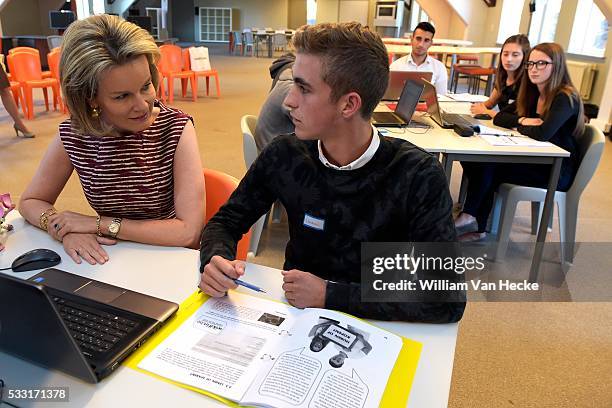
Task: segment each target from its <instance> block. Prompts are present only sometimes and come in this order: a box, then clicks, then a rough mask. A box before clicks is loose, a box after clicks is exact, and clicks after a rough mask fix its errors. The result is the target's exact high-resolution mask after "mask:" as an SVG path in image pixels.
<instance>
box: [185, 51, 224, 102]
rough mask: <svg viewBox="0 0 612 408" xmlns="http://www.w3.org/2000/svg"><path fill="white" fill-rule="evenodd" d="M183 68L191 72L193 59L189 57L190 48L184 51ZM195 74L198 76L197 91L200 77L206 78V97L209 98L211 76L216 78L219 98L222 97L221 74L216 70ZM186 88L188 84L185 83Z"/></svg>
mask: <svg viewBox="0 0 612 408" xmlns="http://www.w3.org/2000/svg"><path fill="white" fill-rule="evenodd" d="M183 66H184V67H185V69H188V70H191V58H190V57H189V48H185V49H183ZM193 72H195V76H196V89H198V77H201V76H203V77H206V96H208V86H209V79H210V77H211V76H214V77H215V81H216V84H217V98H219V97H221V89H220V88H219V73H218V72H217V70H216V69H211V70H209V71H193ZM183 81H184V80H183ZM186 86H187V83H186V82H183V88H185V87H186ZM184 93H185V90H183V94H184Z"/></svg>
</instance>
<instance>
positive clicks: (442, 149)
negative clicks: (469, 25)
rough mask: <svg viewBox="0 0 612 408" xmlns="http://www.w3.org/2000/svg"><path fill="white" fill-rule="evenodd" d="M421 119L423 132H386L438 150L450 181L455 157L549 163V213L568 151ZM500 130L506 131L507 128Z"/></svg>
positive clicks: (539, 246)
mask: <svg viewBox="0 0 612 408" xmlns="http://www.w3.org/2000/svg"><path fill="white" fill-rule="evenodd" d="M447 103H448V104H458V103H464V102H443V103H440V105H441V107H442V109H444V106H445V104H447ZM420 120H422V121H426V122H427V123H428V124H429V125H431V126H432V128H431V129H429V130H428V131H427V132H423V130H422V129H416V130H414V132H410V131H408V130H406V131H404V132H402V131H401V130H398V129H388V131H389V133H388V135H389V136H393V137H398V138H400V139H405V140H408V141H409V142H411V143H413V144H414V145H416V146H419V147H420V148H422V149H424V150H426V151H428V152H430V153H437V154H441V155H442V166H443V167H444V172H445V173H446V177H447V180H448V182H449V183H450V180H451V175H452V169H453V162H454V161H465V162H496V163H534V164H551V169H550V175H549V178H548V187H547V191H546V198H545V201H544V210H543V212H542V219H543V220H547V219H548V218H549V217H550V215H551V214H552V211H553V204H554V200H553V199H554V194H555V191H556V189H557V183H558V181H559V174H560V172H561V162H562V160H563V158H564V157H569V155H570V154H569V152H568V151H566V150H564V149H562V148H560V147H558V146H556V145H552V146H550V147H521V146H492V145H490V144H489V143H487V142H486V141H485V140H483V139H481V138H480V137H477V136H476V137H461V136H459V135H458V134H456V133H455V132H454V131H453V130H452V129H442V128H440V127H439V126H438V125H437V124H436V123H435V122H434V121H433V120H431V119H430V118H422V119H420ZM483 123H484V124H485V125H486V126H489V127H496V126H495V125H493V122H492V121H490V120H489V121H483ZM503 130H505V131H507V129H503ZM547 227H548V226H547V224H546V223H545V222H542V223H540V226H539V229H538V235H537V239H536V246H535V252H534V256H533V261H532V263H531V271H530V273H529V280H530V281H531V282H536V281H537V278H538V271H539V267H540V263H541V261H542V252H543V250H544V242H545V240H546V231H547Z"/></svg>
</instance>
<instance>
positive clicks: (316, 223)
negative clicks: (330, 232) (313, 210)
mask: <svg viewBox="0 0 612 408" xmlns="http://www.w3.org/2000/svg"><path fill="white" fill-rule="evenodd" d="M304 226H305V227H308V228H312V229H314V230H317V231H323V229H324V228H325V220H324V219H323V218H317V217H313V216H312V215H310V214H308V213H306V214H304Z"/></svg>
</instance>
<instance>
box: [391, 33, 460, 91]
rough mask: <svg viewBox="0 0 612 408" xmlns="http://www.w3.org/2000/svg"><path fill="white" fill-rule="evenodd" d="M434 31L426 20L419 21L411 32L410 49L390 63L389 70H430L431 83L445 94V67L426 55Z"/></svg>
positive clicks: (446, 76)
mask: <svg viewBox="0 0 612 408" xmlns="http://www.w3.org/2000/svg"><path fill="white" fill-rule="evenodd" d="M435 33H436V29H435V28H434V26H432V25H431V24H429V23H428V22H426V21H422V22H420V23H419V24H418V25H417V26H416V28H415V29H414V32H413V33H412V39H411V40H412V43H411V45H412V51H411V53H410V54H409V55H405V56H403V57H401V58H399V59H397V60H395V61H393V63H391V66H390V68H389V69H391V71H423V72H431V73H432V76H431V83H432V84H434V85H435V86H436V91H437V92H438V94H440V95H445V94H446V93H447V92H448V91H447V86H448V74H447V72H446V67H445V66H444V64H443V63H441V62H440V61H438V60H437V59H435V58H433V57H430V56H429V55H427V50H428V49H429V47H431V45H432V44H433V37H434V34H435Z"/></svg>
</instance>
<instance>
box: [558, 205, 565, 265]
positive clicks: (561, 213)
mask: <svg viewBox="0 0 612 408" xmlns="http://www.w3.org/2000/svg"><path fill="white" fill-rule="evenodd" d="M562 201H563V202H561V201H559V202H557V215H558V216H559V255H560V258H561V265H563V264H564V263H565V262H566V260H567V252H566V244H567V231H566V229H565V221H566V218H565V216H566V214H565V201H564V200H562Z"/></svg>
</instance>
